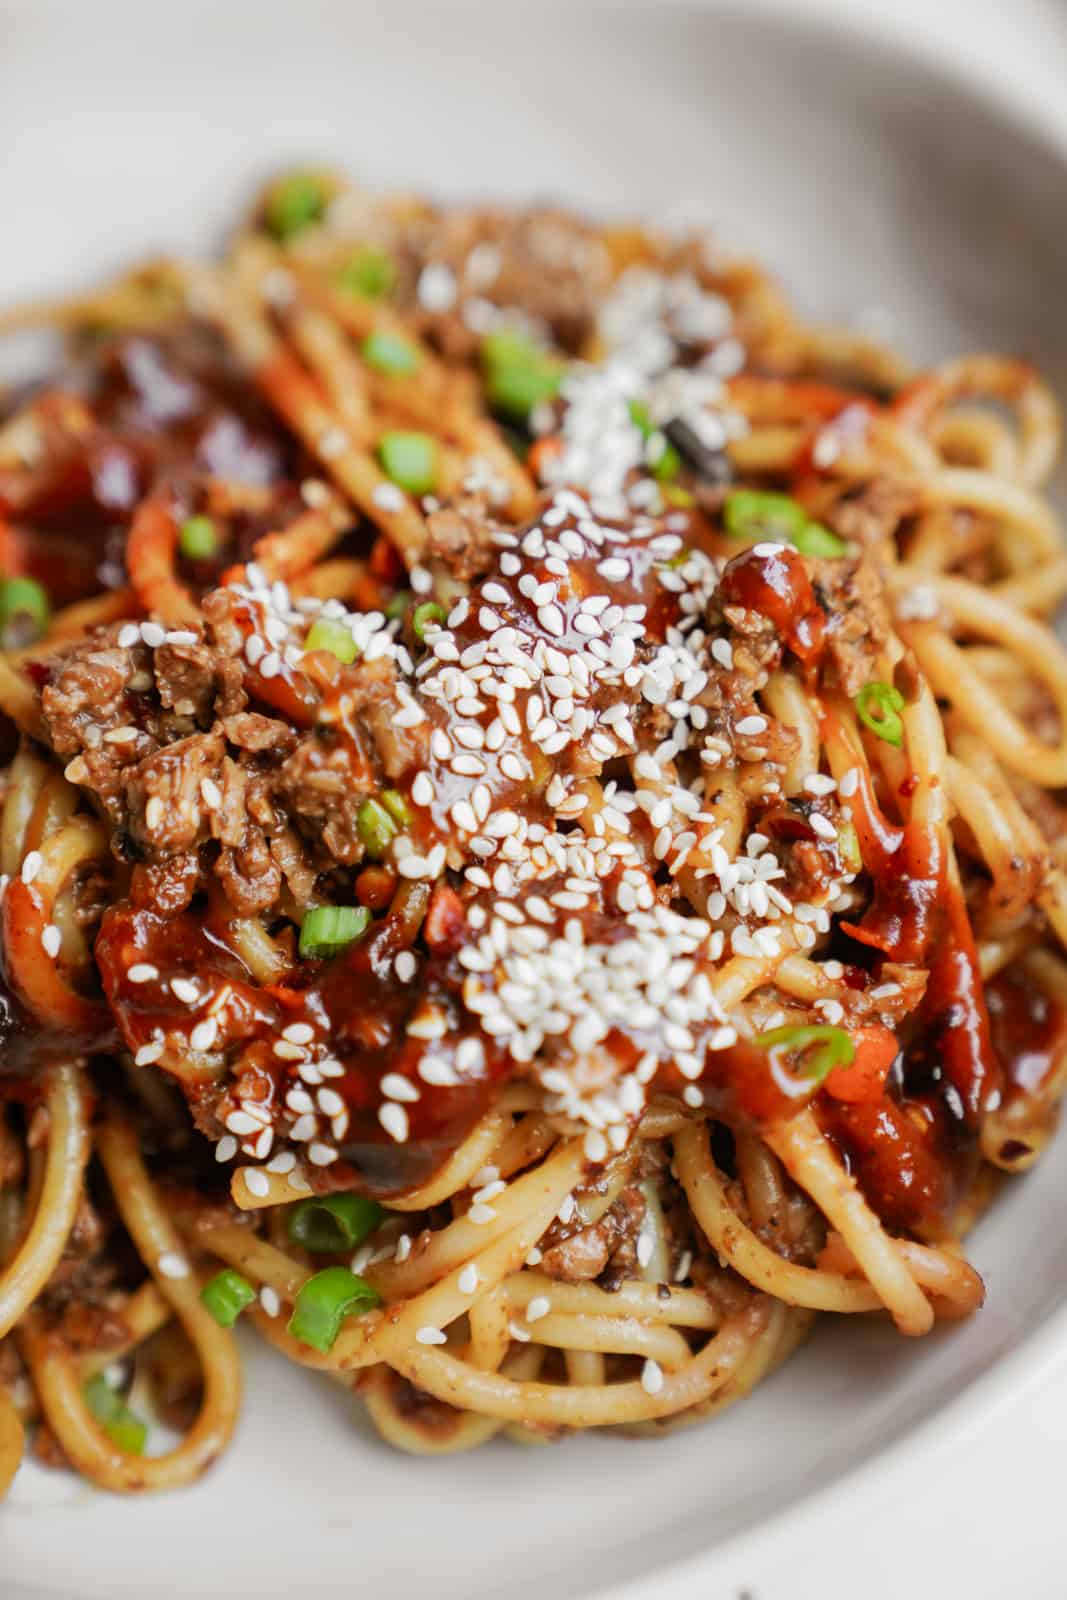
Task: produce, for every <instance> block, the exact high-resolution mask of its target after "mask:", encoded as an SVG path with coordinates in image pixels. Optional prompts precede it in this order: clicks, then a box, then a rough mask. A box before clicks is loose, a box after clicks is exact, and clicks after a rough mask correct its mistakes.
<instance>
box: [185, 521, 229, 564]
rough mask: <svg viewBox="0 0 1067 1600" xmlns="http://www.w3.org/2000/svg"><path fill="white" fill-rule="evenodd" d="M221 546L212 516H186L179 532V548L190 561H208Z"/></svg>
mask: <svg viewBox="0 0 1067 1600" xmlns="http://www.w3.org/2000/svg"><path fill="white" fill-rule="evenodd" d="M218 547H219V536H218V534H217V533H216V532H215V524H214V522H212V520H211V518H210V517H186V519H185V521H184V522H183V523H182V525H181V531H180V532H179V534H178V549H179V550H180V551H181V553H182V555H183V556H186V557H187V558H188V560H190V561H208V560H210V559H211V557H212V556H213V555H214V554H215V551H216V550H217V549H218Z"/></svg>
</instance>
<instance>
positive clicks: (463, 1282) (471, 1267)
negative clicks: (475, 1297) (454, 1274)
mask: <svg viewBox="0 0 1067 1600" xmlns="http://www.w3.org/2000/svg"><path fill="white" fill-rule="evenodd" d="M456 1288H457V1289H458V1290H459V1292H460V1294H474V1293H475V1292H476V1290H477V1288H478V1268H477V1267H476V1266H475V1264H474V1262H473V1261H468V1262H467V1265H466V1266H465V1267H464V1268H463V1269H462V1271H461V1272H460V1274H459V1277H458V1278H457V1279H456Z"/></svg>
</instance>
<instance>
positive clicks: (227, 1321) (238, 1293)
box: [200, 1267, 256, 1328]
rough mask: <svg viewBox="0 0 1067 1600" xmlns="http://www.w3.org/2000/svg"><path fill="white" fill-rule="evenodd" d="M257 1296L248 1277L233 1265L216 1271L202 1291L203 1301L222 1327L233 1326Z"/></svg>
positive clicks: (201, 1297)
mask: <svg viewBox="0 0 1067 1600" xmlns="http://www.w3.org/2000/svg"><path fill="white" fill-rule="evenodd" d="M255 1298H256V1291H255V1290H254V1289H253V1287H252V1285H251V1284H250V1283H249V1281H248V1279H247V1278H245V1277H242V1275H241V1274H240V1273H239V1272H235V1271H234V1269H233V1268H232V1267H223V1269H222V1271H221V1272H216V1274H215V1276H214V1277H213V1278H212V1279H211V1280H210V1281H209V1282H208V1283H205V1285H204V1287H203V1288H202V1289H201V1291H200V1299H201V1301H202V1302H203V1304H204V1305H205V1306H206V1307H207V1309H208V1311H210V1313H211V1315H212V1316H213V1317H214V1319H215V1321H216V1322H217V1323H218V1325H219V1327H220V1328H232V1327H233V1325H234V1323H235V1322H236V1321H237V1318H238V1317H239V1316H240V1315H241V1312H242V1311H243V1310H244V1309H245V1307H246V1306H250V1305H251V1304H252V1302H253V1300H254V1299H255Z"/></svg>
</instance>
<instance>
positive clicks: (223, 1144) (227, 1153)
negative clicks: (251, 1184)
mask: <svg viewBox="0 0 1067 1600" xmlns="http://www.w3.org/2000/svg"><path fill="white" fill-rule="evenodd" d="M236 1154H237V1140H236V1139H235V1138H234V1136H233V1134H232V1133H224V1134H223V1136H222V1138H221V1139H220V1140H219V1142H218V1144H217V1145H216V1146H215V1160H216V1161H220V1162H222V1161H232V1160H233V1158H234V1156H235V1155H236Z"/></svg>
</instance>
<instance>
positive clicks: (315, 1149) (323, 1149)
mask: <svg viewBox="0 0 1067 1600" xmlns="http://www.w3.org/2000/svg"><path fill="white" fill-rule="evenodd" d="M308 1160H309V1161H310V1162H311V1164H312V1166H315V1167H328V1166H329V1165H330V1164H331V1162H334V1161H336V1160H337V1151H336V1150H335V1149H334V1148H333V1146H332V1145H328V1144H321V1143H320V1142H319V1141H318V1140H315V1141H314V1142H313V1143H312V1144H310V1145H308Z"/></svg>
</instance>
